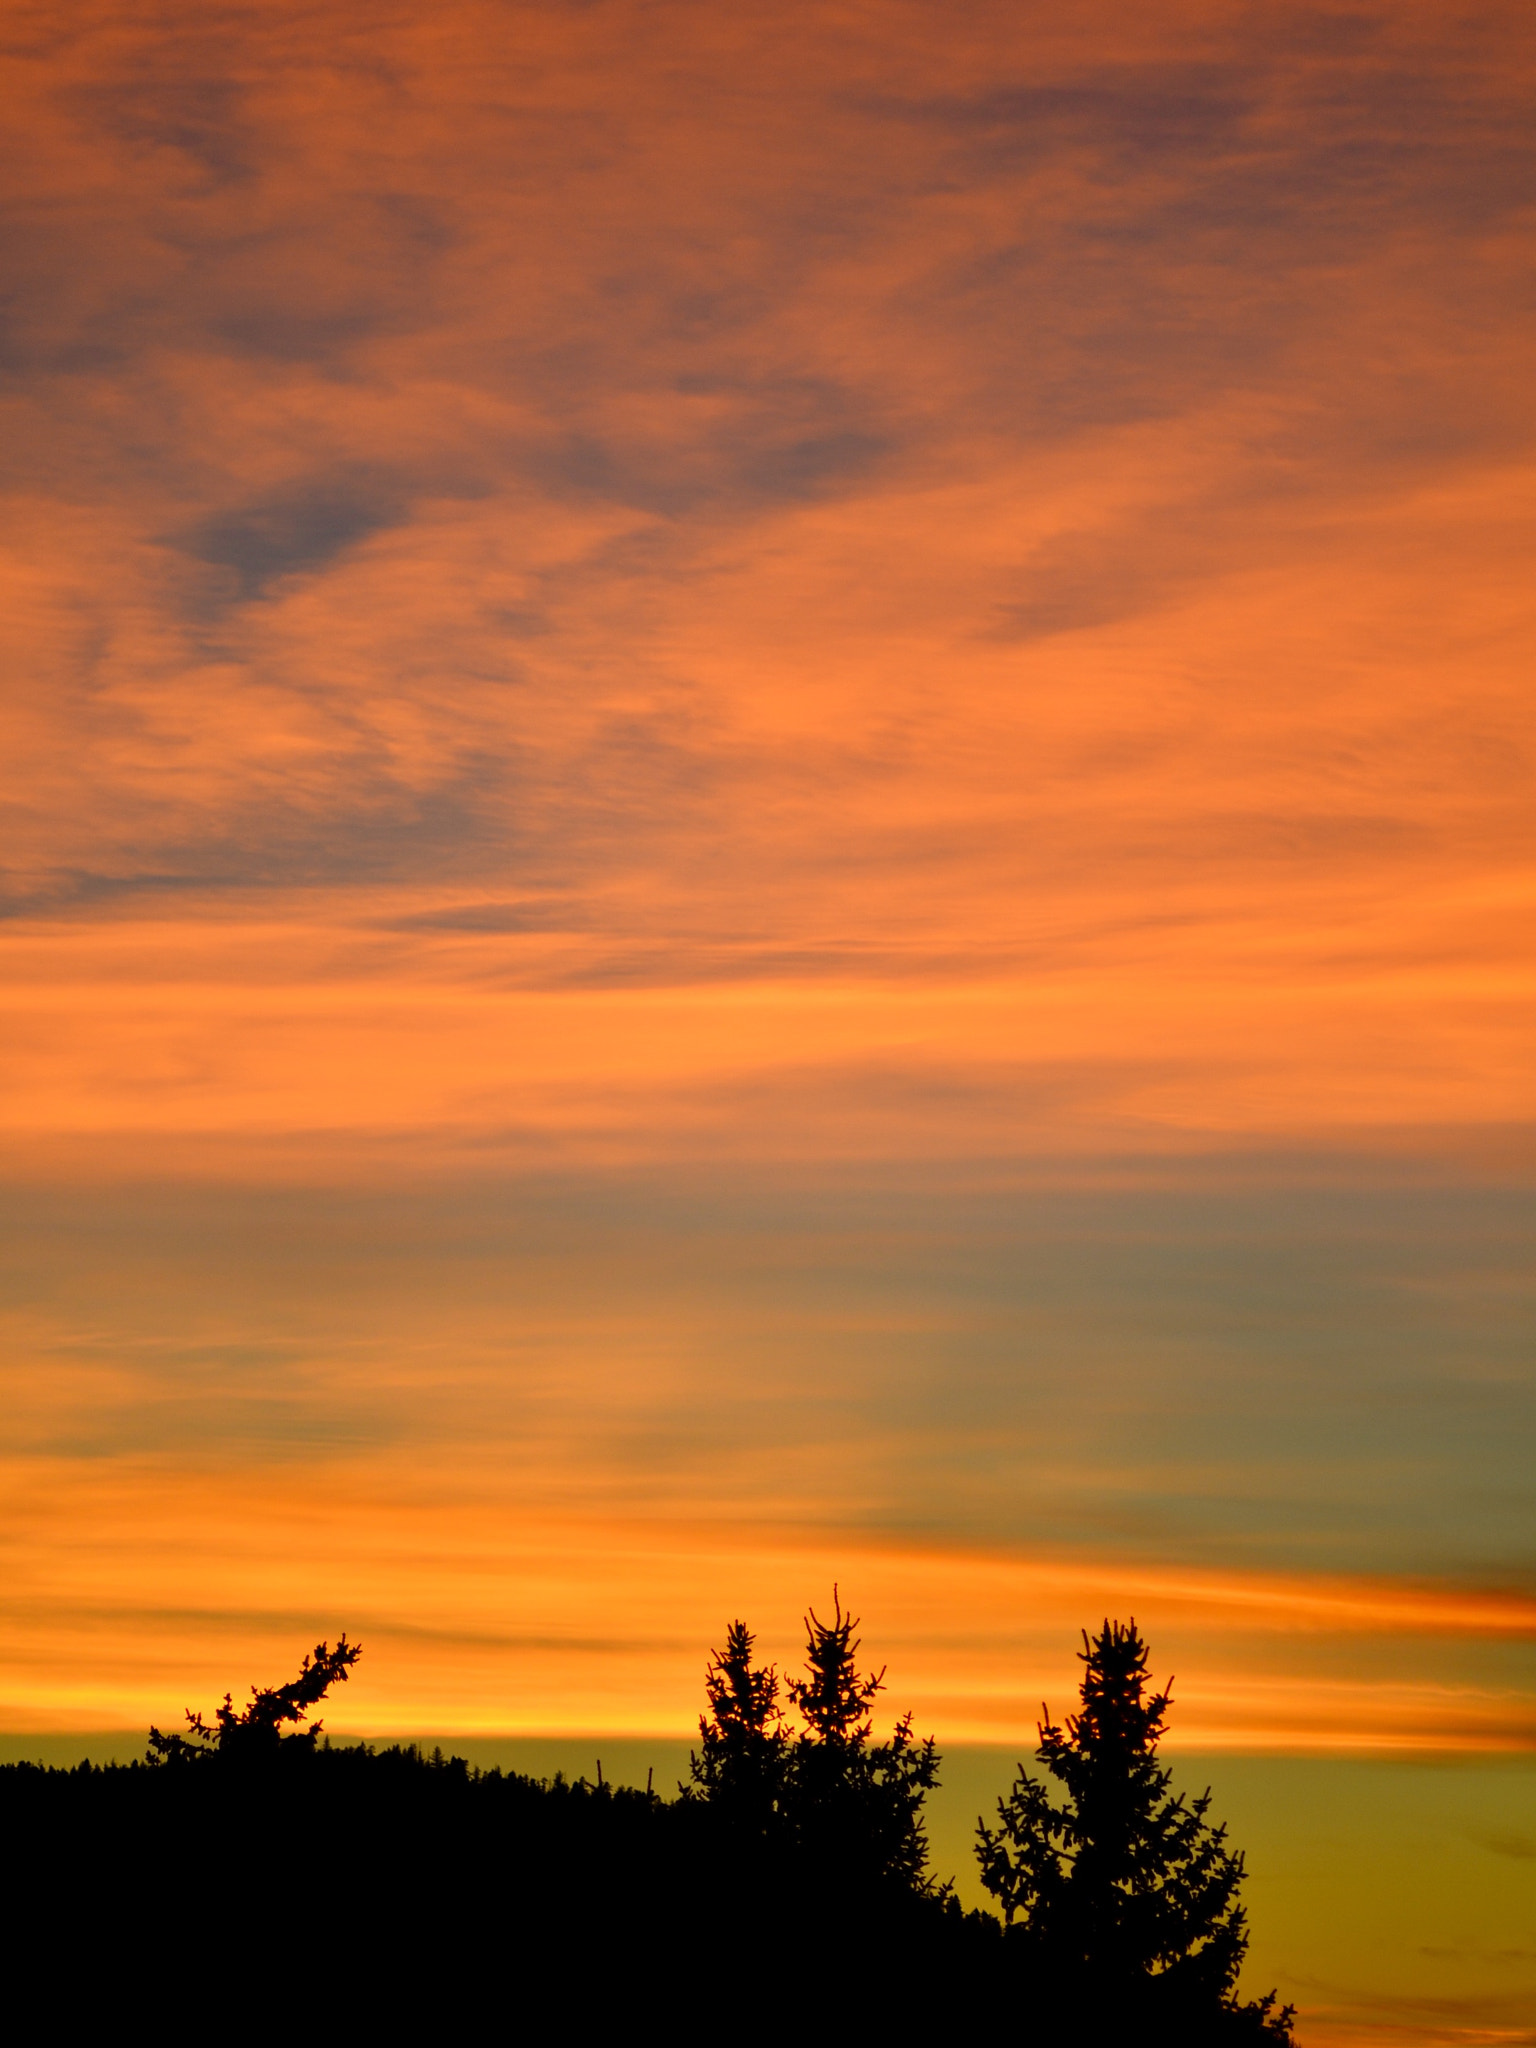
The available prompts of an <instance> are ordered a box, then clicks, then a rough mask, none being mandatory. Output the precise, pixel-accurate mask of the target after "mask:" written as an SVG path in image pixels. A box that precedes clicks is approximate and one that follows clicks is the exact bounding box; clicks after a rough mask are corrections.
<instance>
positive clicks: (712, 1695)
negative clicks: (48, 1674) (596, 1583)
mask: <svg viewBox="0 0 1536 2048" xmlns="http://www.w3.org/2000/svg"><path fill="white" fill-rule="evenodd" d="M857 1627H858V1623H857V1621H856V1619H855V1618H854V1617H853V1616H851V1615H850V1614H848V1613H846V1612H845V1611H844V1609H843V1607H842V1605H841V1601H840V1599H839V1598H838V1597H837V1595H836V1593H835V1592H834V1601H833V1609H832V1618H831V1620H830V1621H823V1620H822V1619H820V1618H819V1617H818V1616H817V1614H816V1613H815V1612H814V1611H812V1612H811V1613H810V1614H808V1615H807V1618H806V1630H807V1640H806V1671H805V1675H804V1676H803V1677H796V1678H792V1679H790V1680H788V1681H787V1682H786V1681H784V1680H782V1679H781V1677H780V1675H779V1673H778V1672H777V1671H776V1670H774V1669H773V1668H772V1667H759V1666H757V1665H756V1664H754V1662H753V1651H754V1642H753V1638H752V1635H751V1632H750V1631H749V1630H748V1629H747V1627H746V1626H745V1624H744V1623H742V1622H740V1621H736V1622H732V1623H731V1625H730V1627H729V1628H728V1630H727V1634H726V1640H725V1644H724V1647H723V1648H722V1649H721V1650H719V1651H717V1652H716V1653H714V1655H713V1656H712V1657H711V1659H710V1661H709V1664H708V1667H707V1670H706V1676H705V1693H706V1712H705V1714H704V1716H703V1718H702V1719H701V1722H700V1738H699V1745H700V1746H699V1748H698V1750H697V1751H696V1752H695V1753H694V1756H693V1763H692V1769H691V1771H690V1775H689V1779H688V1781H687V1782H686V1783H684V1784H683V1785H681V1786H680V1787H679V1788H678V1790H677V1794H676V1796H675V1797H663V1796H662V1795H661V1794H660V1793H659V1792H657V1791H655V1790H649V1791H644V1792H642V1791H638V1790H633V1789H630V1788H624V1787H615V1786H612V1785H610V1784H605V1783H602V1782H591V1781H588V1780H586V1779H585V1778H580V1779H576V1780H569V1779H566V1778H564V1777H562V1776H560V1775H558V1774H557V1775H556V1776H555V1777H553V1778H550V1779H536V1778H532V1777H528V1776H524V1775H521V1774H518V1773H515V1772H503V1771H500V1770H495V1769H493V1770H476V1769H472V1768H471V1767H470V1766H469V1765H468V1764H467V1763H466V1762H465V1761H464V1760H463V1759H462V1758H459V1757H451V1756H444V1755H443V1753H442V1752H441V1750H434V1751H433V1752H431V1753H430V1754H429V1753H425V1752H423V1751H422V1750H420V1749H419V1748H416V1747H414V1746H409V1745H405V1746H402V1745H390V1746H374V1745H370V1744H366V1743H357V1744H346V1745H333V1744H332V1743H330V1742H329V1741H327V1740H326V1739H324V1736H323V1728H322V1725H321V1724H320V1723H319V1722H318V1721H316V1720H314V1719H313V1718H312V1716H313V1713H314V1710H315V1709H316V1708H317V1707H318V1706H319V1705H320V1704H321V1703H322V1701H323V1700H324V1699H325V1697H326V1695H327V1693H328V1692H329V1691H330V1690H331V1688H332V1687H333V1686H335V1685H337V1684H340V1683H344V1682H345V1681H346V1680H347V1677H348V1674H349V1672H350V1671H351V1670H352V1668H353V1667H354V1666H355V1664H356V1662H357V1660H358V1658H359V1656H360V1655H361V1649H360V1646H358V1645H356V1644H352V1643H349V1642H348V1641H347V1639H346V1638H345V1637H342V1638H341V1640H340V1641H339V1642H338V1643H337V1645H336V1646H335V1648H334V1649H333V1648H332V1647H331V1646H330V1645H329V1644H328V1643H324V1642H322V1643H319V1644H317V1645H316V1646H315V1647H314V1649H313V1651H312V1652H311V1653H310V1654H308V1655H307V1656H306V1657H305V1658H304V1660H303V1662H302V1664H301V1666H300V1669H299V1672H298V1674H297V1676H296V1677H295V1678H294V1679H292V1680H290V1681H288V1682H287V1683H286V1684H285V1685H280V1686H275V1687H270V1688H256V1687H253V1688H252V1690H251V1695H250V1698H249V1701H248V1702H247V1703H246V1705H244V1706H243V1707H240V1708H237V1707H236V1706H235V1705H234V1703H233V1699H232V1697H231V1696H230V1695H226V1696H225V1700H224V1702H223V1705H222V1706H221V1707H219V1708H218V1709H216V1710H215V1713H214V1716H213V1719H212V1720H211V1721H209V1720H206V1719H205V1718H204V1717H203V1716H202V1714H201V1713H199V1712H192V1711H189V1712H188V1714H187V1717H186V1721H187V1725H186V1729H185V1732H179V1733H174V1734H163V1733H162V1732H161V1731H160V1730H159V1729H152V1730H151V1731H150V1736H149V1741H148V1746H147V1750H146V1755H145V1759H144V1760H143V1761H142V1762H137V1763H133V1764H128V1765H108V1766H105V1767H94V1766H92V1765H90V1764H80V1765H78V1766H76V1767H75V1768H74V1769H72V1770H60V1769H45V1768H43V1767H41V1766H37V1765H28V1764H15V1765H9V1766H5V1767H0V1831H3V1833H0V1839H3V1841H4V1844H5V1858H4V1867H5V1880H4V1884H5V1891H6V1894H7V1896H6V1899H5V1911H4V1916H3V1922H0V1968H3V1969H4V1971H5V1981H6V1982H7V1984H8V1985H9V1986H11V1987H13V1991H14V1993H15V1997H16V1998H17V1999H19V2000H20V2001H21V2002H22V2003H23V2004H25V2003H26V2002H28V2001H29V2000H30V1999H32V1998H33V1997H34V1996H35V1997H36V1998H37V1999H39V2000H40V2001H41V2005H40V2007H39V2010H40V2011H41V2012H42V2013H43V2016H44V2019H45V2021H47V2022H49V2023H48V2024H45V2026H44V2028H43V2032H44V2034H45V2035H46V2036H48V2037H53V2036H55V2035H57V2034H59V2033H60V2032H61V2031H62V2032H63V2033H65V2034H68V2033H72V2032H74V2031H76V2030H80V2029H84V2028H85V2027H87V2026H90V2027H92V2028H93V2029H94V2028H95V2027H97V2026H100V2025H103V2024H106V2025H109V2026H111V2027H112V2029H113V2030H114V2031H116V2030H117V2029H119V2028H120V2027H121V2026H122V2025H123V2024H124V2023H125V2021H127V2020H128V2019H130V2018H133V2017H137V2018H138V2019H141V2020H142V2019H145V2018H148V2017H153V2018H154V2020H155V2022H156V2024H157V2027H158V2028H159V2029H162V2030H164V2029H170V2030H172V2031H186V2030H188V2029H192V2030H195V2031H196V2033H197V2034H198V2035H199V2036H201V2035H203V2034H205V2033H209V2032H217V2033H219V2034H222V2035H226V2036H232V2037H233V2038H237V2039H239V2038H244V2037H245V2036H247V2035H249V2036H250V2037H251V2038H255V2037H256V2036H257V2035H258V2034H259V2035H261V2036H263V2037H265V2036H267V2035H269V2034H271V2033H273V2032H274V2030H281V2032H282V2034H283V2035H284V2036H287V2035H289V2034H293V2033H299V2034H301V2035H309V2034H316V2035H324V2036H330V2035H338V2036H345V2035H347V2034H350V2033H352V2032H353V2031H355V2030H356V2029H358V2028H361V2027H369V2028H378V2029H381V2030H382V2031H383V2032H385V2034H386V2035H387V2036H389V2037H394V2036H395V2035H397V2034H403V2035H408V2036H411V2037H420V2038H422V2039H425V2040H433V2041H435V2040H441V2039H456V2038H458V2037H460V2036H461V2035H466V2034H469V2033H471V2032H473V2033H474V2034H475V2035H476V2036H477V2037H478V2036H480V2035H482V2034H485V2033H491V2034H494V2035H496V2036H498V2037H503V2036H510V2037H511V2038H513V2039H517V2038H521V2037H525V2036H526V2037H527V2038H529V2039H538V2040H540V2041H544V2040H563V2039H570V2040H584V2039H586V2038H588V2037H589V2036H591V2037H595V2036H597V2035H607V2034H608V2033H610V2032H620V2033H628V2032H631V2031H634V2030H636V2029H640V2030H642V2031H646V2032H657V2031H659V2032H662V2033H664V2034H665V2036H666V2037H667V2038H670V2039H677V2040H694V2039H697V2040H701V2041H702V2040H705V2039H708V2040H710V2041H711V2042H713V2041H715V2040H717V2039H718V2040H721V2041H722V2042H723V2041H732V2042H735V2041H759V2040H762V2041H766V2040H768V2039H773V2040H775V2041H777V2040H779V2039H780V2038H790V2037H794V2038H798V2039H799V2040H802V2041H805V2042H809V2043H821V2042H828V2043H831V2042H839V2043H841V2042H843V2041H845V2040H848V2041H851V2040H852V2038H853V2037H854V2036H855V2035H865V2034H868V2033H870V2032H871V2031H874V2032H876V2033H878V2034H880V2035H883V2036H884V2037H885V2038H887V2039H890V2040H896V2041H903V2040H919V2039H929V2038H934V2039H942V2040H958V2039H963V2038H967V2037H970V2036H975V2037H977V2038H979V2039H985V2040H987V2041H988V2042H989V2043H990V2042H992V2041H994V2040H996V2041H999V2042H1001V2041H1009V2042H1019V2043H1040V2044H1042V2048H1045V2044H1050V2048H1058V2044H1060V2048H1068V2044H1071V2043H1074V2042H1081V2043H1083V2044H1085V2048H1096V2044H1099V2043H1104V2044H1106V2048H1109V2044H1121V2043H1124V2044H1127V2048H1129V2044H1132V2043H1134V2044H1136V2048H1164V2044H1166V2048H1175V2044H1177V2048H1203V2044H1206V2043H1209V2044H1212V2048H1217V2044H1225V2043H1234V2044H1235V2043H1242V2042H1252V2043H1261V2042H1269V2043H1274V2042H1277V2041H1287V2040H1289V2039H1290V2014H1289V2013H1288V2012H1279V2011H1277V2010H1276V2009H1275V2006H1274V2003H1273V2001H1272V2000H1264V2001H1261V2002H1259V2003H1256V2004H1255V2003H1249V2004H1244V2003H1242V2002H1241V2001H1240V2000H1239V1999H1238V1998H1237V1996H1236V1992H1235V1988H1234V1987H1235V1983H1236V1975H1237V1969H1238V1966H1239V1965H1240V1963H1241V1960H1242V1955H1243V1952H1244V1949H1245V1947H1246V1930H1245V1927H1244V1923H1243V1920H1242V1914H1241V1909H1240V1907H1239V1905H1238V1903H1237V1893H1238V1888H1239V1886H1240V1883H1241V1878H1242V1865H1241V1858H1240V1857H1238V1856H1236V1855H1234V1854H1232V1853H1231V1852H1230V1851H1228V1850H1227V1848H1226V1846H1225V1842H1224V1837H1223V1835H1222V1833H1221V1831H1220V1830H1219V1829H1216V1828H1213V1827H1212V1826H1211V1825H1210V1824H1209V1823H1208V1821H1207V1819H1206V1812H1207V1805H1208V1799H1202V1800H1197V1801H1195V1802H1194V1803H1193V1804H1192V1805H1186V1804H1185V1803H1184V1802H1183V1801H1181V1800H1176V1799H1173V1798H1171V1796H1170V1795H1169V1791H1168V1784H1167V1775H1166V1773H1164V1772H1162V1771H1161V1770H1160V1768H1159V1767H1158V1765H1157V1763H1156V1745H1157V1741H1158V1738H1159V1736H1160V1734H1161V1729H1162V1724H1163V1720H1164V1718H1165V1716H1166V1713H1167V1707H1168V1701H1167V1695H1166V1693H1164V1694H1153V1693H1150V1692H1149V1691H1148V1681H1147V1677H1146V1663H1147V1660H1146V1648H1145V1645H1144V1644H1143V1643H1142V1642H1141V1640H1140V1638H1139V1636H1137V1634H1136V1632H1135V1629H1134V1625H1132V1626H1131V1627H1130V1628H1128V1629H1122V1628H1121V1627H1120V1626H1119V1625H1118V1624H1112V1623H1106V1624H1105V1628H1104V1631H1103V1633H1102V1634H1101V1635H1099V1636H1097V1637H1095V1638H1093V1639H1092V1641H1091V1642H1090V1641H1088V1639H1086V1638H1085V1653H1084V1655H1085V1667H1086V1669H1085V1679H1084V1689H1083V1703H1082V1711H1081V1712H1080V1714H1078V1715H1076V1716H1074V1717H1072V1718H1071V1719H1070V1720H1069V1722H1068V1724H1067V1727H1066V1729H1064V1730H1063V1729H1061V1728H1057V1727H1055V1726H1054V1725H1052V1724H1050V1723H1048V1722H1047V1723H1045V1724H1042V1729H1041V1744H1040V1749H1039V1752H1038V1756H1039V1759H1040V1761H1041V1762H1042V1763H1043V1764H1044V1765H1045V1766H1046V1769H1047V1773H1048V1774H1050V1775H1053V1776H1054V1777H1055V1778H1056V1779H1057V1780H1058V1781H1059V1783H1060V1784H1061V1785H1062V1786H1063V1787H1064V1788H1065V1794H1066V1796H1065V1798H1064V1799H1063V1800H1062V1802H1061V1803H1060V1804H1053V1803H1052V1802H1051V1800H1050V1799H1049V1797H1048V1796H1047V1794H1046V1792H1045V1790H1044V1789H1043V1787H1042V1786H1041V1785H1039V1784H1036V1783H1035V1782H1034V1781H1033V1780H1031V1779H1029V1778H1028V1776H1027V1775H1026V1774H1024V1773H1023V1772H1022V1771H1021V1776H1020V1782H1019V1784H1018V1785H1017V1786H1016V1787H1015V1788H1014V1792H1013V1793H1012V1794H1011V1795H1010V1797H1009V1799H1008V1800H1006V1801H1004V1802H1003V1804H1002V1807H1001V1809H1000V1812H999V1816H998V1824H997V1826H995V1827H992V1828H987V1827H985V1826H983V1827H982V1830H981V1848H980V1852H979V1853H980V1855H981V1861H982V1876H983V1880H984V1882H985V1883H986V1884H987V1885H988V1886H989V1888H990V1889H991V1890H992V1891H993V1893H994V1895H995V1896H996V1897H997V1898H998V1900H999V1903H1000V1905H1001V1906H1002V1908H1003V1911H1004V1916H1005V1918H1006V1920H1007V1922H1008V1924H1007V1925H1006V1926H1005V1925H1004V1924H1003V1921H1001V1920H999V1919H998V1918H996V1917H994V1916H993V1915H991V1914H986V1913H979V1912H972V1913H966V1912H964V1911H962V1909H961V1908H960V1906H959V1904H958V1903H957V1901H956V1899H955V1898H954V1895H953V1892H952V1889H951V1887H950V1885H949V1884H947V1883H945V1882H944V1881H942V1879H940V1878H939V1877H937V1876H936V1875H935V1874H934V1873H933V1872H932V1871H931V1870H930V1868H929V1859H928V1850H927V1842H926V1838H925V1835H924V1831H923V1823H922V1806H923V1798H924V1794H925V1793H926V1792H927V1791H928V1790H929V1789H931V1787H932V1786H933V1785H934V1784H935V1783H936V1782H937V1780H938V1773H939V1770H940V1767H941V1759H940V1757H939V1754H938V1751H937V1749H936V1748H935V1746H934V1743H933V1741H932V1740H931V1739H928V1740H919V1739H918V1738H916V1737H915V1736H914V1734H913V1732H912V1724H911V1717H910V1716H905V1717H903V1718H901V1719H899V1720H897V1721H896V1723H895V1725H894V1727H893V1729H892V1730H891V1732H890V1733H889V1734H888V1735H886V1736H884V1737H882V1736H881V1735H880V1734H879V1732H878V1730H877V1728H876V1725H875V1703H876V1700H877V1698H878V1696H879V1694H880V1693H881V1692H882V1691H883V1689H884V1677H883V1673H873V1674H871V1673H866V1672H864V1671H862V1670H861V1669H860V1667H859V1662H858V1653H859V1647H860V1646H859V1641H858V1637H857V1634H856V1630H857ZM13 2002H14V2001H13ZM66 2022H67V2023H66Z"/></svg>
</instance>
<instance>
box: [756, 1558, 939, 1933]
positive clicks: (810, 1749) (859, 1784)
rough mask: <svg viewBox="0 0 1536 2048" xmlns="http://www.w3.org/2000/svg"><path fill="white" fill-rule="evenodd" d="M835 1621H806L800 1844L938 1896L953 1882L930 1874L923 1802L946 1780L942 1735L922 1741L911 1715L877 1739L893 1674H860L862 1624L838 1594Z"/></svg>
mask: <svg viewBox="0 0 1536 2048" xmlns="http://www.w3.org/2000/svg"><path fill="white" fill-rule="evenodd" d="M832 1617H833V1618H832V1620H831V1621H829V1622H824V1621H822V1620H821V1619H820V1617H819V1616H818V1615H817V1613H816V1611H815V1609H814V1608H813V1609H811V1611H810V1612H809V1613H808V1614H807V1615H806V1617H805V1629H806V1658H805V1661H806V1671H807V1674H808V1675H807V1676H806V1677H805V1678H799V1679H791V1680H790V1681H789V1686H788V1691H789V1696H790V1699H791V1700H792V1701H793V1703H794V1705H795V1708H796V1710H797V1711H798V1713H799V1715H800V1717H801V1719H802V1720H803V1721H804V1723H805V1732H804V1733H803V1734H801V1735H799V1736H798V1737H797V1738H796V1740H795V1742H794V1744H793V1747H792V1749H791V1751H790V1754H789V1770H788V1778H787V1796H786V1805H787V1807H788V1809H789V1814H790V1819H791V1823H792V1826H793V1828H794V1832H795V1835H796V1837H797V1839H798V1842H799V1845H800V1846H801V1847H802V1848H803V1849H805V1850H807V1851H809V1852H810V1854H811V1856H812V1859H813V1861H814V1862H816V1863H817V1864H819V1865H820V1866H821V1867H822V1868H823V1869H825V1870H826V1871H828V1872H830V1871H831V1870H833V1869H842V1870H843V1871H845V1872H846V1873H847V1874H848V1875H849V1876H850V1877H854V1878H856V1880H862V1881H864V1882H867V1883H872V1884H874V1885H876V1886H881V1885H889V1884H893V1883H894V1884H896V1885H898V1886H900V1887H902V1888H903V1889H907V1890H911V1891H914V1892H918V1893H921V1894H924V1895H927V1896H930V1897H942V1896H945V1895H947V1893H948V1890H949V1887H948V1886H947V1885H940V1884H936V1883H935V1882H934V1880H933V1879H932V1878H930V1877H929V1876H928V1875H927V1863H928V1842H927V1837H926V1835H925V1834H924V1831H923V1798H924V1795H925V1794H926V1793H928V1792H930V1791H931V1790H932V1789H933V1787H934V1786H935V1785H936V1784H937V1783H938V1777H939V1753H938V1750H937V1748H936V1747H935V1745H934V1741H933V1737H932V1736H929V1737H927V1738H926V1740H924V1741H921V1742H919V1741H918V1740H917V1738H916V1737H915V1736H914V1735H913V1733H912V1716H911V1715H910V1714H904V1715H903V1716H902V1718H901V1719H900V1720H899V1721H898V1722H897V1723H896V1727H895V1730H894V1732H893V1733H892V1735H891V1738H890V1740H889V1741H888V1742H877V1741H875V1739H874V1719H873V1706H874V1701H875V1699H876V1697H877V1696H878V1694H880V1693H881V1692H883V1691H884V1689H885V1672H884V1670H883V1669H882V1670H880V1671H878V1672H875V1673H873V1674H871V1675H868V1676H866V1675H864V1674H863V1673H861V1672H860V1670H859V1667H858V1651H859V1640H858V1638H857V1636H856V1635H855V1634H854V1630H855V1629H856V1628H857V1627H858V1625H859V1624H858V1619H857V1617H856V1616H854V1615H852V1614H845V1613H844V1612H843V1607H842V1600H841V1598H840V1596H839V1593H838V1589H837V1588H836V1587H835V1586H834V1587H833V1589H832Z"/></svg>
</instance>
